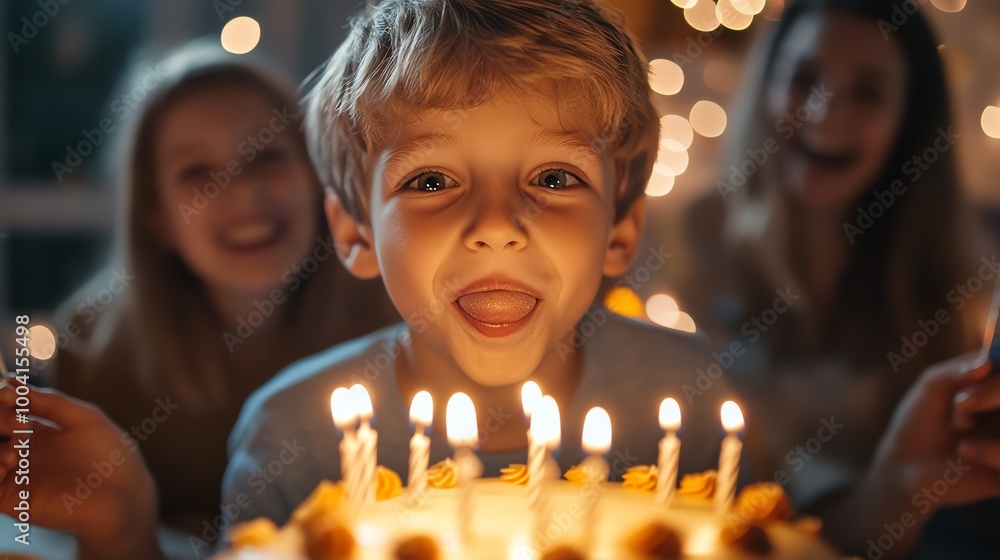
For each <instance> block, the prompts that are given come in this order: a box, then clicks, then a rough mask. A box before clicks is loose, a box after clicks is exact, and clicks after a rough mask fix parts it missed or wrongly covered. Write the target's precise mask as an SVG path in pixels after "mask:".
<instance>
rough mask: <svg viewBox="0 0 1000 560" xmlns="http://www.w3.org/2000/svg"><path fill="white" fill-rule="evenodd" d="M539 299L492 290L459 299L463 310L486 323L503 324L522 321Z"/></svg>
mask: <svg viewBox="0 0 1000 560" xmlns="http://www.w3.org/2000/svg"><path fill="white" fill-rule="evenodd" d="M536 303H538V299H537V298H535V297H533V296H529V295H528V294H524V293H521V292H510V291H507V290H491V291H489V292H475V293H472V294H466V295H464V296H462V297H460V298H458V305H459V306H461V308H462V310H463V311H465V312H466V313H468V314H469V315H471V316H472V318H473V319H477V320H479V321H482V322H484V323H490V324H494V325H497V324H502V323H513V322H515V321H520V320H521V319H523V318H524V317H525V316H526V315H527V314H528V313H531V310H532V309H534V308H535V304H536Z"/></svg>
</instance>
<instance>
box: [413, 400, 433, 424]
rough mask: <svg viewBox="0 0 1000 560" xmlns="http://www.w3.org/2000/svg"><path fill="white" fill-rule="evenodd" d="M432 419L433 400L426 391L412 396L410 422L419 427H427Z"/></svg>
mask: <svg viewBox="0 0 1000 560" xmlns="http://www.w3.org/2000/svg"><path fill="white" fill-rule="evenodd" d="M433 418H434V399H432V398H431V394H430V393H428V392H427V391H420V392H419V393H417V394H416V395H413V402H411V403H410V422H413V423H414V424H417V425H419V426H428V425H430V423H431V420H432V419H433Z"/></svg>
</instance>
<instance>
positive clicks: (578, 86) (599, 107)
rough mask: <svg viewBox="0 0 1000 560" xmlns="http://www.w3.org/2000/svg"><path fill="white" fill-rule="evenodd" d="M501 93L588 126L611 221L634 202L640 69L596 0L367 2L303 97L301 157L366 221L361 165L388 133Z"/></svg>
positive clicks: (632, 44) (640, 152) (650, 140)
mask: <svg viewBox="0 0 1000 560" xmlns="http://www.w3.org/2000/svg"><path fill="white" fill-rule="evenodd" d="M502 93H515V94H542V95H545V96H548V97H552V98H553V99H554V100H555V101H557V102H558V103H559V104H560V107H567V108H570V109H571V110H572V111H573V112H574V113H576V114H578V115H581V116H583V117H584V118H586V119H587V120H589V121H590V122H592V123H593V124H594V126H593V130H591V131H587V132H588V133H591V134H593V140H592V142H591V147H592V148H594V149H595V151H597V152H598V153H601V154H606V156H607V157H608V158H609V159H610V160H611V161H612V162H613V164H614V171H615V181H616V186H615V188H616V191H615V211H616V220H617V219H620V218H621V217H622V216H624V214H625V212H626V211H627V210H628V208H629V207H630V206H631V204H632V203H633V202H634V201H635V200H636V199H638V198H639V197H640V196H642V194H643V192H644V190H645V187H646V182H647V181H648V179H649V175H650V173H651V171H652V167H653V162H654V161H655V159H656V153H657V148H658V142H659V120H658V116H657V112H656V109H655V108H654V107H653V104H652V101H651V94H650V89H649V82H648V64H647V61H646V58H645V57H644V55H643V54H642V53H641V52H640V51H639V48H638V45H637V41H636V40H635V39H634V38H633V37H632V35H631V34H630V33H629V32H628V31H627V30H626V29H625V26H624V24H623V22H622V18H621V17H620V14H618V13H617V12H615V11H613V10H611V9H609V8H607V7H605V6H603V5H601V4H600V3H599V2H598V1H595V0H563V1H562V2H555V1H551V0H383V1H381V2H378V3H375V4H369V5H368V6H367V7H366V8H365V9H364V10H363V11H362V12H361V13H360V14H358V15H357V16H355V17H354V18H353V19H352V21H351V27H350V32H349V34H348V36H347V39H346V40H345V41H344V43H343V44H342V45H341V46H340V48H339V49H337V51H336V52H335V53H334V54H333V56H332V57H331V58H330V59H329V60H328V61H327V63H326V65H325V67H323V68H322V69H320V70H319V71H318V75H317V77H316V80H315V84H314V85H313V88H312V90H311V91H310V92H309V94H308V96H307V100H306V103H307V105H306V116H305V120H306V134H307V140H308V143H309V152H310V155H311V156H312V158H313V162H314V164H315V165H316V168H317V171H318V173H319V176H320V179H321V180H322V181H323V183H324V184H325V185H326V186H327V187H328V188H330V189H332V190H333V192H334V193H336V195H337V196H338V198H339V199H340V201H341V203H342V204H343V205H344V207H345V208H346V210H347V211H348V212H349V213H350V214H351V216H352V217H354V219H356V220H358V221H359V222H361V223H367V222H368V219H367V202H368V186H367V185H368V182H369V181H370V180H371V177H370V169H367V168H366V163H367V162H368V161H370V160H369V159H368V156H369V155H371V154H373V153H375V152H376V151H377V150H378V149H379V148H380V147H381V146H383V145H384V144H383V143H384V142H386V141H387V138H388V136H389V135H390V134H391V132H392V130H393V128H394V126H396V125H398V124H399V123H401V122H404V119H407V118H412V116H413V114H414V113H415V112H419V111H422V110H428V109H442V110H453V109H467V108H470V107H475V106H478V105H480V104H483V103H487V102H489V101H491V100H493V99H495V98H496V97H497V96H498V95H500V94H502ZM575 120H577V121H579V120H581V119H580V118H577V119H575Z"/></svg>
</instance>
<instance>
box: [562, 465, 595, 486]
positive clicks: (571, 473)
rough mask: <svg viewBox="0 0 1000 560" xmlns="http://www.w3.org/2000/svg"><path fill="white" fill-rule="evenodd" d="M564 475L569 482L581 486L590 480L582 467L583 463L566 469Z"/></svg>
mask: <svg viewBox="0 0 1000 560" xmlns="http://www.w3.org/2000/svg"><path fill="white" fill-rule="evenodd" d="M564 477H565V478H566V480H567V481H569V483H570V484H573V485H575V486H583V485H585V484H587V481H588V480H590V473H588V472H587V469H585V468H583V465H577V466H575V467H573V468H571V469H570V470H568V471H566V474H565V475H564Z"/></svg>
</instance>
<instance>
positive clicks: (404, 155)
mask: <svg viewBox="0 0 1000 560" xmlns="http://www.w3.org/2000/svg"><path fill="white" fill-rule="evenodd" d="M441 146H448V147H451V148H457V147H458V146H459V142H458V140H456V139H455V137H454V136H450V135H448V134H444V133H441V132H430V133H427V134H421V135H419V136H415V137H413V138H410V139H408V140H406V141H405V142H402V143H400V144H398V145H397V146H395V147H393V148H390V149H389V150H388V151H387V154H388V156H387V157H385V159H384V163H383V169H385V170H386V171H394V170H395V169H396V168H398V167H402V166H403V164H404V162H406V160H408V159H410V158H412V157H414V156H416V155H418V154H420V153H422V152H429V151H432V150H435V149H437V148H440V147H441ZM408 167H412V166H408Z"/></svg>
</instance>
